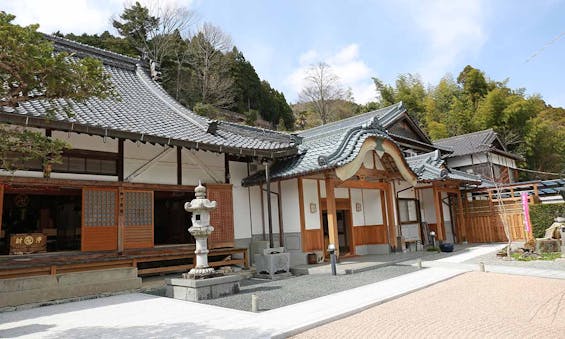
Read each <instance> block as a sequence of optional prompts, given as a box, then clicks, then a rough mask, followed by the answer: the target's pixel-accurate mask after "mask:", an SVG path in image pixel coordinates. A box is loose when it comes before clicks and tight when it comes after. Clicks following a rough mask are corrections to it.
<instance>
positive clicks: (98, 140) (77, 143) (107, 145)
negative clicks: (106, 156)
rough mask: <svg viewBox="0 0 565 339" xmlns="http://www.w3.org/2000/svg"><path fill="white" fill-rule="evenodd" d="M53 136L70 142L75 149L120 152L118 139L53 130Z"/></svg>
mask: <svg viewBox="0 0 565 339" xmlns="http://www.w3.org/2000/svg"><path fill="white" fill-rule="evenodd" d="M52 136H53V137H54V138H57V139H61V140H63V141H65V142H68V143H69V144H71V145H72V146H73V148H75V149H86V150H91V151H102V152H113V153H116V152H118V139H112V138H106V140H104V137H100V136H97V135H88V134H78V133H72V132H71V133H67V132H60V131H53V134H52Z"/></svg>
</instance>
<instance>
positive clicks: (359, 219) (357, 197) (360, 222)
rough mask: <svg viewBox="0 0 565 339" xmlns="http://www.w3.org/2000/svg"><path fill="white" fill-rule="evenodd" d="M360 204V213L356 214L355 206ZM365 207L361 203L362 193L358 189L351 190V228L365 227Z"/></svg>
mask: <svg viewBox="0 0 565 339" xmlns="http://www.w3.org/2000/svg"><path fill="white" fill-rule="evenodd" d="M357 203H360V204H361V211H360V212H357V210H356V205H357ZM364 211H365V206H364V203H363V191H362V190H361V189H359V188H352V189H351V218H352V219H353V226H364V225H365V214H364V213H365V212H364Z"/></svg>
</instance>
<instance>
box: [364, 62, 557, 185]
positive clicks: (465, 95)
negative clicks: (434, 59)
mask: <svg viewBox="0 0 565 339" xmlns="http://www.w3.org/2000/svg"><path fill="white" fill-rule="evenodd" d="M374 82H375V86H376V90H377V92H378V94H379V97H380V100H378V101H377V102H373V103H369V104H368V105H366V106H362V107H360V111H368V110H371V109H373V108H375V107H381V106H388V105H390V104H392V103H395V102H398V101H403V102H404V104H405V105H406V106H407V108H408V111H409V112H410V114H412V115H413V117H414V118H415V119H416V120H417V121H418V122H419V123H420V126H422V127H423V129H424V130H425V131H426V132H427V133H428V134H429V136H430V137H431V138H432V139H441V138H446V137H450V136H454V135H460V134H465V133H470V132H475V131H480V130H484V129H487V128H493V129H494V130H495V131H496V132H497V133H498V134H499V136H500V137H501V139H502V140H503V141H504V142H505V143H506V145H507V147H508V150H509V151H511V152H514V153H517V154H520V155H522V156H524V158H525V159H526V164H525V167H526V168H529V169H532V170H536V171H544V172H553V173H556V174H555V175H552V176H549V177H553V178H555V177H556V176H558V175H557V174H558V173H562V172H563V171H565V109H563V108H561V107H552V106H550V105H548V104H547V103H546V102H545V101H544V100H543V99H542V97H541V96H540V95H526V89H524V88H518V89H513V88H510V87H509V86H508V80H503V81H496V80H492V79H489V78H488V77H487V76H486V75H485V74H484V72H482V71H481V70H479V69H476V68H473V67H472V66H466V67H465V68H464V69H463V70H462V71H461V73H460V74H459V75H458V76H457V78H456V79H454V78H453V77H452V76H450V75H446V76H445V77H444V78H443V79H441V80H440V82H439V83H438V84H437V85H435V86H431V87H429V88H426V87H425V86H424V84H423V82H422V80H421V79H420V78H419V77H418V76H415V75H412V74H403V75H400V76H399V77H398V79H397V80H396V82H395V84H394V86H393V85H388V84H384V83H383V82H382V81H380V80H379V79H376V78H375V79H374ZM535 177H536V176H535V175H533V176H532V175H531V174H530V175H524V178H535ZM541 177H548V176H541Z"/></svg>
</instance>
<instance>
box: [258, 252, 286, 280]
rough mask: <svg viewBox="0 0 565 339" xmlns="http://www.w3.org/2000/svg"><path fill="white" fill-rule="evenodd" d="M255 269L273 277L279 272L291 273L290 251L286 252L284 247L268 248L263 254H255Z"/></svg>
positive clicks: (259, 272)
mask: <svg viewBox="0 0 565 339" xmlns="http://www.w3.org/2000/svg"><path fill="white" fill-rule="evenodd" d="M253 259H254V261H255V270H256V271H257V273H258V274H260V275H261V274H265V275H267V276H268V277H269V278H271V279H273V278H274V277H275V275H277V274H289V272H290V253H287V252H284V248H282V247H278V248H267V249H265V250H264V251H263V254H255V255H254V258H253Z"/></svg>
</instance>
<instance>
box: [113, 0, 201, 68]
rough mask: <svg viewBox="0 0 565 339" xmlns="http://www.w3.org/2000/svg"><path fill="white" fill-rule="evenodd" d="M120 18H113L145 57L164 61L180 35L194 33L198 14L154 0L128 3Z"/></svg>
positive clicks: (184, 36)
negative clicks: (193, 29) (191, 30)
mask: <svg viewBox="0 0 565 339" xmlns="http://www.w3.org/2000/svg"><path fill="white" fill-rule="evenodd" d="M120 19H121V20H118V19H116V18H113V19H112V22H113V26H114V27H115V28H116V29H117V30H118V32H119V33H120V34H122V35H123V36H126V37H130V38H131V39H132V40H133V41H134V43H135V45H136V48H137V49H139V50H140V52H141V53H143V55H144V56H145V57H147V58H149V59H151V60H153V61H155V62H157V63H158V64H160V63H162V62H163V60H164V59H165V57H167V56H170V55H171V54H172V53H173V51H174V49H175V44H176V43H177V37H178V35H180V36H181V38H182V39H185V38H188V37H189V36H190V27H191V26H192V25H193V24H194V22H195V21H196V16H195V15H194V12H192V11H190V10H189V9H188V8H186V7H178V6H176V5H172V4H163V3H161V2H160V1H158V0H153V1H150V2H149V3H148V5H147V7H143V6H141V5H140V4H139V2H136V3H135V4H131V3H130V4H129V5H126V8H125V9H124V12H123V13H122V15H120Z"/></svg>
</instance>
